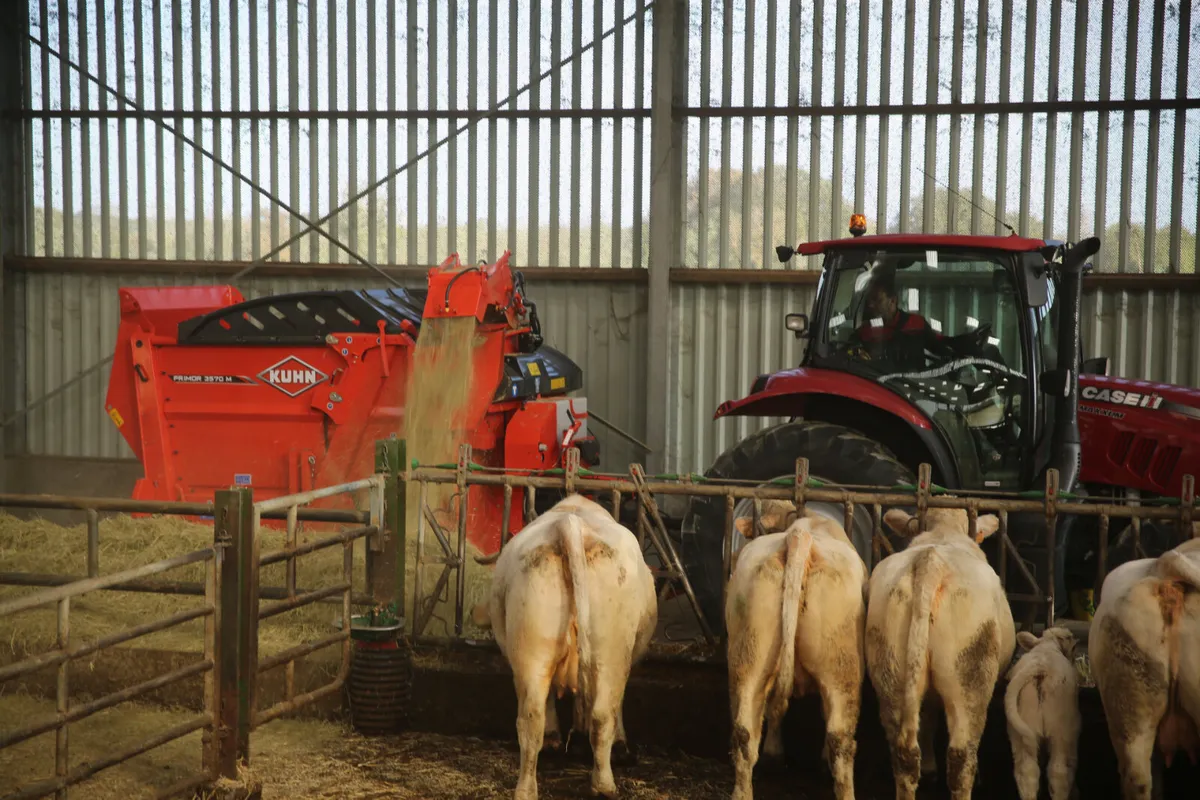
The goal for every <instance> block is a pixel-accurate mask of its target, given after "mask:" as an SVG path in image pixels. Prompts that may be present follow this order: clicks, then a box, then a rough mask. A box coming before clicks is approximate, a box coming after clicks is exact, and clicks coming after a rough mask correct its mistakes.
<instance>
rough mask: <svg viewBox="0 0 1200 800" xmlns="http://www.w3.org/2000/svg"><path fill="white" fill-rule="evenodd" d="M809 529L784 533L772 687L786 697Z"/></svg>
mask: <svg viewBox="0 0 1200 800" xmlns="http://www.w3.org/2000/svg"><path fill="white" fill-rule="evenodd" d="M812 544H813V540H812V531H811V529H810V527H809V526H808V525H798V526H796V527H794V528H792V530H791V532H790V533H788V535H787V551H786V553H787V555H786V561H785V564H784V568H783V615H782V616H783V630H782V635H783V642H782V646H781V647H780V649H779V668H778V671H777V674H778V677H777V678H776V681H775V685H776V687H777V689H776V691H780V692H783V696H784V697H790V696H791V693H792V682H793V681H794V680H795V676H796V626H797V625H798V624H799V622H800V598H801V596H802V595H803V594H804V575H805V573H806V572H807V571H808V561H809V557H810V556H811V555H812Z"/></svg>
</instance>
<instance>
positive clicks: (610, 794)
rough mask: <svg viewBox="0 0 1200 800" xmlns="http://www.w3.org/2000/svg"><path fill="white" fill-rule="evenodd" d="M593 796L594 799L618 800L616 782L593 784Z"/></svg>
mask: <svg viewBox="0 0 1200 800" xmlns="http://www.w3.org/2000/svg"><path fill="white" fill-rule="evenodd" d="M592 796H593V797H607V798H608V800H616V797H617V784H616V782H615V781H611V782H609V783H608V784H602V783H601V784H597V783H593V784H592Z"/></svg>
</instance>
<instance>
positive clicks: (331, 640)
mask: <svg viewBox="0 0 1200 800" xmlns="http://www.w3.org/2000/svg"><path fill="white" fill-rule="evenodd" d="M349 638H350V631H349V630H345V631H338V632H337V633H333V634H330V635H329V636H326V637H325V638H323V639H317V640H315V641H311V642H305V643H304V644H298V645H296V646H295V647H289V648H288V649H287V650H282V651H280V652H278V653H276V654H275V655H273V656H270V657H269V658H264V659H263V660H262V661H260V662H258V672H259V674H260V675H261V674H262V673H264V672H266V671H268V670H272V669H275V668H276V667H278V666H279V665H281V664H286V663H288V662H289V661H295V660H296V659H298V658H303V657H304V656H306V655H308V654H309V653H315V652H316V651H318V650H320V649H321V648H322V647H329V646H330V645H333V644H337V643H338V642H340V641H342V640H343V639H349Z"/></svg>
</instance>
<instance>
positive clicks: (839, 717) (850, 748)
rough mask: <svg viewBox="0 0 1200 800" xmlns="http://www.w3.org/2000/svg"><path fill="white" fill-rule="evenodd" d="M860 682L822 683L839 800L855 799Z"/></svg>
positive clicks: (829, 753)
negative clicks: (825, 684) (855, 738)
mask: <svg viewBox="0 0 1200 800" xmlns="http://www.w3.org/2000/svg"><path fill="white" fill-rule="evenodd" d="M860 683H861V681H860ZM858 686H859V684H857V683H848V684H845V685H841V686H833V687H829V688H826V687H825V686H822V687H821V701H822V705H823V706H824V711H825V748H824V750H825V760H826V762H827V763H828V764H829V771H830V772H831V773H832V774H833V792H834V796H835V797H837V800H853V799H854V755H855V752H856V751H857V749H858V746H857V743H856V742H855V740H854V732H855V729H856V728H857V727H858V710H859V688H858Z"/></svg>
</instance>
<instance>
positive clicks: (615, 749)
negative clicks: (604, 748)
mask: <svg viewBox="0 0 1200 800" xmlns="http://www.w3.org/2000/svg"><path fill="white" fill-rule="evenodd" d="M609 760H610V761H611V762H612V764H613V765H614V766H617V767H632V766H635V765H637V763H638V755H637V748H636V747H635V746H634V745H632V744H630V743H629V742H613V746H612V754H611V755H610V756H609Z"/></svg>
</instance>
